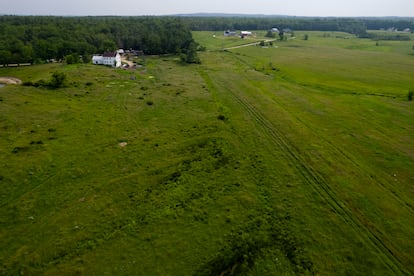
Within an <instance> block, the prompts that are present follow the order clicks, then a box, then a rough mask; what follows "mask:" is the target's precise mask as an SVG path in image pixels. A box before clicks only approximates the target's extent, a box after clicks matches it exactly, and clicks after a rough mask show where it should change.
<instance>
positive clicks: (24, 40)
mask: <svg viewBox="0 0 414 276" xmlns="http://www.w3.org/2000/svg"><path fill="white" fill-rule="evenodd" d="M196 47H197V45H196V44H195V42H194V41H193V38H192V35H191V32H190V30H189V28H188V25H186V24H184V23H183V22H182V20H181V19H180V18H173V17H52V16H0V64H9V63H24V62H41V61H44V60H47V59H62V58H64V57H65V56H67V55H72V54H76V55H81V56H90V55H92V54H94V53H103V52H104V51H111V50H115V49H117V48H124V49H130V48H132V49H135V50H142V51H144V53H146V54H181V55H183V54H184V55H187V54H188V53H190V52H191V53H190V55H191V56H192V57H193V56H194V53H192V51H193V49H195V48H196ZM187 61H189V62H191V60H187Z"/></svg>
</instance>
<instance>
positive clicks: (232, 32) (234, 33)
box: [224, 30, 237, 36]
mask: <svg viewBox="0 0 414 276" xmlns="http://www.w3.org/2000/svg"><path fill="white" fill-rule="evenodd" d="M236 35H237V33H236V31H230V30H227V31H224V36H236Z"/></svg>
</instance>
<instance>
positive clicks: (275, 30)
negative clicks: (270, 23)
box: [270, 27, 279, 33]
mask: <svg viewBox="0 0 414 276" xmlns="http://www.w3.org/2000/svg"><path fill="white" fill-rule="evenodd" d="M270 31H272V33H279V29H278V28H275V27H273V28H272V29H271V30H270Z"/></svg>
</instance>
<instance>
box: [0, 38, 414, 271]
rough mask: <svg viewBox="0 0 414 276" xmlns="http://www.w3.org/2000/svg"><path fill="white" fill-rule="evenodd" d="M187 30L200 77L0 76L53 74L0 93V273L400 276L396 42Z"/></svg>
mask: <svg viewBox="0 0 414 276" xmlns="http://www.w3.org/2000/svg"><path fill="white" fill-rule="evenodd" d="M305 34H308V40H304V39H302V37H303V36H304V35H305ZM193 35H194V38H195V40H196V41H198V42H200V43H201V44H202V45H204V46H206V48H207V51H206V52H202V53H199V55H200V58H201V60H202V64H200V65H182V64H180V63H179V62H178V61H177V59H176V58H174V57H146V59H145V60H144V61H142V62H143V63H144V64H145V66H144V67H143V68H140V69H138V70H137V71H123V70H115V69H111V68H105V67H100V66H93V65H63V64H48V65H36V66H32V67H26V68H23V67H22V68H0V76H13V77H16V78H19V79H21V80H22V81H23V82H25V81H38V80H39V79H47V78H49V77H50V73H51V72H54V71H59V72H64V73H65V74H66V75H67V85H66V87H64V88H59V89H47V88H34V87H27V86H12V85H7V86H5V87H2V88H0V161H1V163H0V164H1V165H0V187H1V193H0V241H1V242H0V264H1V265H0V273H1V274H5V275H16V274H19V273H21V274H23V275H26V274H45V275H65V274H68V275H71V274H85V275H105V274H108V275H114V274H115V275H232V274H242V275H295V274H305V275H310V274H320V275H328V274H338V275H343V274H346V275H407V274H408V275H410V274H413V273H414V261H413V260H414V258H413V256H414V239H413V237H414V170H413V168H414V123H413V117H414V102H412V101H408V99H407V94H408V92H409V91H410V90H413V89H414V81H413V78H412V76H413V73H414V55H413V53H414V50H413V48H412V47H413V44H414V43H413V42H412V41H378V43H377V42H375V41H372V40H368V39H358V38H355V37H352V36H350V35H349V34H345V33H328V32H327V33H323V32H306V33H305V32H295V36H296V39H289V40H287V41H282V42H281V41H275V42H273V43H272V45H270V44H269V45H266V46H265V47H260V46H249V47H242V48H237V49H232V50H227V51H222V49H224V48H228V47H233V46H236V45H241V44H246V43H248V42H251V41H253V42H254V41H259V40H261V39H262V36H263V35H264V32H263V33H258V34H257V35H258V37H257V38H255V39H253V38H247V39H245V40H241V39H239V38H224V37H223V36H222V34H221V33H212V32H195V33H194V34H193ZM213 35H215V37H214V36H213Z"/></svg>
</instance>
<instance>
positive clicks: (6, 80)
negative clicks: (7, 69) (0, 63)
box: [0, 77, 22, 84]
mask: <svg viewBox="0 0 414 276" xmlns="http://www.w3.org/2000/svg"><path fill="white" fill-rule="evenodd" d="M0 83H2V84H22V81H21V80H19V79H18V78H14V77H0Z"/></svg>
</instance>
